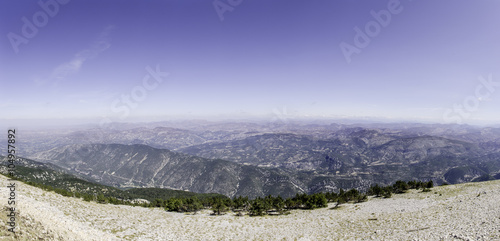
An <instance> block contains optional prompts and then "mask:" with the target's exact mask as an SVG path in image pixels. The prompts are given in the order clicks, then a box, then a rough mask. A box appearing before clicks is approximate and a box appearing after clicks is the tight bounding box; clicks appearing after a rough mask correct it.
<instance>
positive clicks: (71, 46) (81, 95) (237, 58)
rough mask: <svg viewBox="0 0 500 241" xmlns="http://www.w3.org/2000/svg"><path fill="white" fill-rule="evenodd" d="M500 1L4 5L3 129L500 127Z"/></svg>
mask: <svg viewBox="0 0 500 241" xmlns="http://www.w3.org/2000/svg"><path fill="white" fill-rule="evenodd" d="M499 12H500V1H496V0H478V1H466V0H442V1H433V0H413V1H412V0H401V1H397V0H380V1H379V0H377V1H372V0H363V1H361V0H342V1H341V0H337V1H333V0H331V1H327V0H312V1H311V0H308V1H306V0H215V1H212V0H209V1H208V0H207V1H202V0H163V1H160V0H148V1H138V0H137V1H132V0H128V1H118V0H106V1H103V0H85V1H83V0H40V1H27V0H17V1H1V2H0V37H1V41H0V120H1V121H3V122H6V123H13V124H11V125H14V124H15V122H16V121H20V120H23V121H24V122H23V123H26V121H27V122H29V121H32V122H36V121H40V120H44V121H52V120H53V121H55V122H71V121H76V120H80V121H82V120H83V121H89V122H99V123H100V122H127V121H137V120H140V121H158V120H168V119H172V118H188V119H189V118H205V119H217V118H226V119H231V118H236V119H237V118H268V119H269V120H273V119H277V118H278V119H283V118H379V119H380V118H382V119H387V120H392V121H399V120H403V121H416V122H419V121H422V122H426V121H430V122H436V123H458V124H464V123H465V124H467V123H493V124H499V123H500V111H499V106H500V45H499V43H500V28H499V27H498V26H499V25H500V14H498V13H499Z"/></svg>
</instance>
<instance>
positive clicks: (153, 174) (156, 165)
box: [37, 144, 304, 197]
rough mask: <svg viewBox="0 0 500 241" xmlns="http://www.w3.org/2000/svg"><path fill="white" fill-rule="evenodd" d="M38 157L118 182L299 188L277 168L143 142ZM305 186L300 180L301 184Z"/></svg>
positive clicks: (204, 189)
mask: <svg viewBox="0 0 500 241" xmlns="http://www.w3.org/2000/svg"><path fill="white" fill-rule="evenodd" d="M37 158H38V159H39V160H45V161H48V162H51V163H53V164H56V165H58V166H60V167H62V168H65V169H66V170H68V171H71V172H73V173H76V174H78V175H82V176H84V177H86V178H89V179H92V180H95V181H97V182H100V183H103V184H106V185H112V186H117V187H160V188H172V189H180V190H186V191H192V192H198V193H220V194H224V195H226V196H229V197H233V196H240V195H241V196H249V197H256V196H266V195H269V194H281V195H283V196H292V195H295V193H297V192H300V191H302V190H301V189H300V187H299V186H297V185H296V184H295V183H298V182H299V181H297V180H295V179H294V177H293V175H290V174H289V173H287V172H285V171H281V170H278V169H268V168H259V167H255V166H247V165H241V164H237V163H234V162H230V161H224V160H212V159H205V158H201V157H195V156H190V155H187V154H182V153H176V152H172V151H169V150H166V149H156V148H152V147H149V146H145V145H120V144H109V145H105V144H91V145H68V146H64V147H60V148H55V149H53V150H49V151H46V152H42V153H40V154H39V155H38V156H37ZM300 185H301V186H303V185H304V184H302V183H301V184H300Z"/></svg>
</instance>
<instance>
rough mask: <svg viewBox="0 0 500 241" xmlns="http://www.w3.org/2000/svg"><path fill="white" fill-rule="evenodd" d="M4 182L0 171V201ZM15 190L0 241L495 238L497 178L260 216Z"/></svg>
mask: <svg viewBox="0 0 500 241" xmlns="http://www.w3.org/2000/svg"><path fill="white" fill-rule="evenodd" d="M7 185H8V183H7V179H6V178H5V177H4V176H0V204H2V205H0V206H7V195H8V194H9V192H8V190H7V188H6V187H7ZM17 195H18V196H17V200H18V205H17V209H18V210H19V213H18V214H17V215H18V223H17V225H18V232H17V234H16V235H17V236H16V237H14V236H12V234H11V233H10V232H7V230H6V227H5V220H6V219H7V217H6V215H7V212H6V211H5V210H4V209H2V212H3V214H0V217H1V218H0V219H1V220H2V222H3V223H4V228H3V229H2V230H1V231H0V240H18V239H20V240H35V239H40V240H500V180H498V181H491V182H483V183H468V184H460V185H449V186H442V187H435V188H433V189H432V191H431V192H426V193H422V192H417V191H414V190H412V191H410V192H409V193H406V194H401V195H393V197H392V198H389V199H383V198H371V199H370V200H369V201H368V202H365V203H359V204H343V205H342V206H341V207H340V208H339V209H330V208H323V209H317V210H312V211H307V210H298V211H292V212H291V214H289V215H284V216H265V217H248V216H243V217H238V216H235V215H234V214H232V213H228V214H226V215H223V216H219V217H215V216H210V215H209V211H203V212H200V213H198V214H195V215H187V214H181V213H170V212H165V211H163V210H162V209H159V208H142V207H130V206H122V205H111V204H106V205H104V204H96V203H92V202H84V201H83V200H79V199H75V198H68V197H63V196H61V195H58V194H55V193H53V192H46V191H43V190H41V189H38V188H34V187H31V186H28V185H24V184H22V183H18V189H17ZM331 206H333V204H332V205H330V207H331Z"/></svg>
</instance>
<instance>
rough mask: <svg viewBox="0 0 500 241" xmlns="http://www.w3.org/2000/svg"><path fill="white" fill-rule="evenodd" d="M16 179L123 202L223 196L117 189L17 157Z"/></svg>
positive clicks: (0, 170) (1, 170)
mask: <svg viewBox="0 0 500 241" xmlns="http://www.w3.org/2000/svg"><path fill="white" fill-rule="evenodd" d="M0 161H1V163H5V157H2V156H0ZM0 173H1V174H3V175H6V174H7V169H6V167H5V165H0ZM15 173H16V175H15V176H16V178H18V179H22V180H23V181H26V182H33V183H39V184H43V185H46V186H50V187H53V188H57V189H63V190H67V191H70V192H75V193H80V194H90V195H97V194H101V193H102V194H104V195H105V196H106V197H114V198H118V199H122V200H133V199H146V200H148V201H154V200H155V199H156V198H161V199H164V200H166V199H169V198H189V197H197V198H199V199H203V198H205V197H216V196H220V197H223V195H221V194H215V193H212V194H205V193H193V192H187V191H181V190H172V189H166V188H132V189H127V190H124V189H119V188H115V187H110V186H106V185H102V184H98V183H94V182H91V181H88V180H85V179H83V178H81V177H78V176H75V175H72V174H68V173H67V172H66V171H64V170H62V169H61V168H59V167H57V166H55V165H53V164H48V163H40V162H36V161H33V160H30V159H25V158H20V159H19V161H18V162H17V166H16V168H15Z"/></svg>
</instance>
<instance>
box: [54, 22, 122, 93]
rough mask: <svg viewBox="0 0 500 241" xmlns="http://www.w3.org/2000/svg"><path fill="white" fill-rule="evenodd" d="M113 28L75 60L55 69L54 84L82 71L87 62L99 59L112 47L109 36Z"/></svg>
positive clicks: (109, 28) (76, 55) (103, 32)
mask: <svg viewBox="0 0 500 241" xmlns="http://www.w3.org/2000/svg"><path fill="white" fill-rule="evenodd" d="M113 28H114V26H113V25H109V26H107V27H106V28H105V29H104V30H103V31H102V32H101V34H100V35H99V37H98V38H97V39H96V40H95V41H94V42H93V43H92V44H91V46H90V47H89V48H88V49H84V50H82V51H80V52H78V53H76V54H75V56H74V57H73V59H71V60H70V61H68V62H66V63H63V64H60V65H59V66H57V67H56V68H54V70H53V71H52V74H51V76H50V80H51V81H53V82H54V84H57V83H58V82H59V81H62V80H65V79H66V77H68V76H69V75H71V74H75V73H77V72H78V71H80V69H81V68H82V65H83V63H84V62H85V61H87V60H89V59H92V58H95V57H97V56H98V55H99V54H100V53H102V52H104V51H105V50H106V49H108V48H109V47H111V43H110V37H109V35H110V32H111V30H112V29H113Z"/></svg>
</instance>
